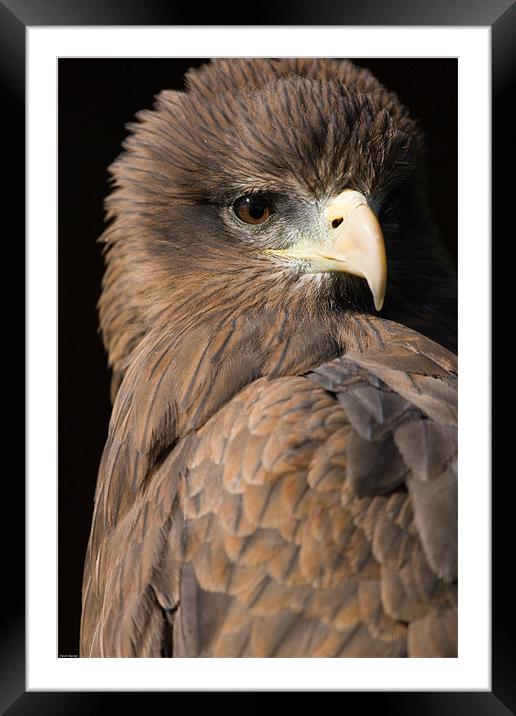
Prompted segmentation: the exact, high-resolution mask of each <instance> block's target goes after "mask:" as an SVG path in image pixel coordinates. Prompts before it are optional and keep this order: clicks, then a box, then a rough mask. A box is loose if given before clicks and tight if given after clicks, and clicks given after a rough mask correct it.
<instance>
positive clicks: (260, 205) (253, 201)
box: [233, 194, 271, 224]
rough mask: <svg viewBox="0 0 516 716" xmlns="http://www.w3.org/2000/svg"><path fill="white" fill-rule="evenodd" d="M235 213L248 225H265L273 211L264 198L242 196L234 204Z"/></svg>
mask: <svg viewBox="0 0 516 716" xmlns="http://www.w3.org/2000/svg"><path fill="white" fill-rule="evenodd" d="M233 211H234V212H235V214H236V215H237V216H238V218H239V219H240V220H241V221H244V222H245V223H246V224H263V223H264V222H265V221H267V219H268V218H269V216H270V215H271V209H270V206H269V204H268V203H267V201H266V200H265V199H264V198H263V197H262V196H257V195H255V194H249V195H248V196H241V197H240V199H237V200H236V201H235V203H234V204H233Z"/></svg>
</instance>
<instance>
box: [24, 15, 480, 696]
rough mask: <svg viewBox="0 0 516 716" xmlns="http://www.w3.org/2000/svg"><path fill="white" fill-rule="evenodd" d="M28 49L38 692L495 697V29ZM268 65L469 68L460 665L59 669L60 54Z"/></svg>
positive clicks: (137, 663)
mask: <svg viewBox="0 0 516 716" xmlns="http://www.w3.org/2000/svg"><path fill="white" fill-rule="evenodd" d="M27 48H28V49H27V98H28V105H27V113H28V114H27V119H28V125H27V126H28V184H27V187H28V214H27V217H28V218H27V229H28V310H29V332H28V341H29V343H28V346H29V352H28V388H29V390H28V395H29V418H28V440H29V442H28V445H29V451H28V484H27V525H28V528H27V546H28V547H27V549H28V554H27V558H28V561H27V564H28V568H27V607H28V611H27V689H28V690H36V689H59V690H63V689H65V690H66V689H70V690H71V689H74V690H84V689H97V690H99V689H106V690H131V689H132V690H150V689H159V690H164V689H183V690H186V689H195V690H198V689H209V690H216V689H252V690H257V689H263V688H266V689H269V690H272V689H295V690H302V689H353V690H361V689H364V690H405V689H414V690H426V689H441V690H453V689H456V690H462V689H468V690H471V689H481V690H484V689H485V690H489V689H490V683H491V676H490V636H491V635H490V620H489V614H490V587H489V585H490V557H489V555H490V525H489V512H490V501H491V496H490V462H489V454H490V445H489V437H488V436H489V380H488V375H489V345H490V333H489V312H490V291H489V267H490V153H489V132H490V109H489V107H490V28H428V27H425V28H413V27H410V28H394V27H388V28H387V27H368V28H358V27H351V28H342V27H333V28H321V27H315V28H306V27H305V28H286V27H265V28H255V27H253V28H237V27H234V28H201V27H196V28H191V27H189V28H170V27H158V28H140V27H129V28H111V27H109V28H108V27H101V28H86V27H80V28H70V27H64V28H39V27H38V28H27ZM260 55H261V56H269V57H270V56H310V55H312V56H319V57H321V56H322V57H324V56H337V57H361V56H362V57H374V56H376V57H393V56H395V57H403V56H405V57H459V354H460V392H459V414H460V420H459V457H460V469H459V545H460V547H459V557H460V563H459V571H460V589H459V605H460V606H459V658H457V659H435V660H427V659H404V660H402V663H401V662H400V660H398V659H270V660H268V659H196V660H188V659H62V658H61V659H58V658H57V657H56V654H57V642H56V634H57V628H56V627H57V620H56V617H57V614H56V612H57V591H56V584H57V560H56V544H57V540H56V530H57V514H56V504H57V500H56V489H57V480H56V475H57V461H56V444H57V435H56V424H57V420H56V417H57V406H56V386H57V383H56V366H57V360H56V357H57V355H56V339H57V326H56V314H57V310H56V309H57V280H56V279H57V276H56V266H57V245H56V244H57V242H56V237H57V223H56V206H57V196H56V187H57V182H56V178H57V166H56V165H57V162H56V157H57V146H56V135H57V122H56V120H57V116H56V112H57V101H56V100H57V86H56V79H57V72H56V60H57V57H67V56H74V57H77V56H84V57H88V56H90V57H94V56H103V57H116V56H118V57H121V56H126V57H140V56H141V57H144V56H145V57H151V56H152V57H161V56H162V57H171V56H177V57H188V56H190V57H193V56H195V57H213V56H247V57H249V56H260ZM421 91H423V92H424V87H423V88H422V89H421ZM435 111H436V112H439V97H436V98H435ZM128 119H130V118H129V117H128Z"/></svg>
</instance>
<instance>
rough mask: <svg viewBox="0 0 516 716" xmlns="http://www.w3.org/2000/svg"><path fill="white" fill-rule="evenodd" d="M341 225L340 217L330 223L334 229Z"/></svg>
mask: <svg viewBox="0 0 516 716" xmlns="http://www.w3.org/2000/svg"><path fill="white" fill-rule="evenodd" d="M341 224H342V217H341V218H340V219H333V221H332V222H331V225H332V226H333V228H334V229H336V228H337V226H340V225H341Z"/></svg>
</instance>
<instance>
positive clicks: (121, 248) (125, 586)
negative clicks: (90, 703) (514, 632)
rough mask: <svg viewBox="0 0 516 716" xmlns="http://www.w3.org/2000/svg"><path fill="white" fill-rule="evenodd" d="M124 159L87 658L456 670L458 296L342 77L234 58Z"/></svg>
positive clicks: (302, 66)
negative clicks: (342, 662) (372, 663)
mask: <svg viewBox="0 0 516 716" xmlns="http://www.w3.org/2000/svg"><path fill="white" fill-rule="evenodd" d="M130 129H131V133H130V135H129V137H128V138H127V140H126V141H125V144H124V152H123V153H122V154H121V156H120V157H119V158H118V159H117V160H116V161H115V162H114V164H113V166H112V167H111V173H112V181H113V189H112V192H111V194H110V196H109V197H108V199H107V216H108V218H109V219H110V220H111V221H110V224H109V226H108V228H107V229H106V231H105V232H104V234H103V236H102V241H103V242H104V243H105V257H106V265H107V266H106V272H105V276H104V280H103V287H102V295H101V298H100V302H99V306H100V323H101V329H102V334H103V339H104V343H105V346H106V349H107V352H108V356H109V363H110V366H111V368H112V371H113V373H112V375H113V380H112V400H113V409H112V417H111V421H110V426H109V434H108V438H107V442H106V445H105V448H104V452H103V456H102V460H101V465H100V469H99V475H98V481H97V488H96V494H95V507H94V515H93V522H92V529H91V535H90V540H89V545H88V550H87V555H86V561H85V567H84V582H83V609H82V621H81V655H82V656H84V657H123V656H128V657H176V656H178V657H185V656H186V657H199V656H202V657H357V656H358V657H432V656H434V657H453V656H456V654H457V360H456V355H455V346H456V295H455V294H456V289H455V286H456V279H455V275H454V271H453V269H452V268H451V265H450V262H449V260H448V258H447V256H446V254H445V252H444V250H443V249H442V248H441V246H440V243H439V238H438V234H437V231H436V228H435V227H434V225H433V223H432V218H431V215H430V212H429V209H428V207H427V201H426V193H425V191H426V190H425V181H426V177H425V166H424V161H425V160H424V156H425V144H424V137H423V135H422V133H421V131H420V130H419V128H418V126H417V123H416V122H415V121H414V120H413V119H412V118H411V117H410V114H409V112H408V110H407V109H406V108H405V107H404V106H402V104H401V103H400V102H399V100H398V98H397V97H396V95H394V94H392V93H390V92H388V91H387V90H386V89H385V88H384V87H383V86H382V85H381V84H380V83H379V82H378V81H377V80H376V79H375V78H374V77H373V76H372V75H371V73H370V72H369V71H367V70H365V69H361V68H359V67H358V66H356V65H355V64H353V63H352V62H350V61H345V60H333V59H279V60H272V59H271V60H268V59H231V60H215V61H212V62H210V63H207V64H205V65H203V66H202V67H200V68H198V69H196V70H191V71H189V72H188V74H187V77H186V89H185V91H171V90H165V91H163V92H161V94H159V96H158V97H157V100H156V103H155V106H154V108H153V109H152V110H149V111H143V112H141V113H139V114H138V115H137V121H136V122H135V123H133V124H132V125H131V127H130Z"/></svg>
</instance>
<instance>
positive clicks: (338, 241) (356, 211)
mask: <svg viewBox="0 0 516 716" xmlns="http://www.w3.org/2000/svg"><path fill="white" fill-rule="evenodd" d="M325 220H326V227H327V235H328V239H329V241H328V244H327V247H325V249H326V250H325V251H324V255H322V254H321V256H320V262H321V269H320V270H323V271H344V272H346V273H351V274H354V275H355V276H361V277H363V278H365V279H366V281H367V283H368V284H369V288H370V289H371V293H372V294H373V299H374V306H375V308H376V310H377V311H380V310H381V308H382V306H383V299H384V297H385V288H386V285H387V257H386V255H385V243H384V240H383V233H382V229H381V227H380V224H379V223H378V219H377V218H376V216H375V214H374V212H373V211H372V209H370V207H369V205H368V204H367V201H366V199H365V197H364V196H363V195H362V194H360V193H359V192H358V191H352V190H350V189H348V190H346V191H343V192H342V194H339V196H337V197H336V198H335V199H332V200H331V201H330V202H329V203H328V204H327V206H326V210H325Z"/></svg>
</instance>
